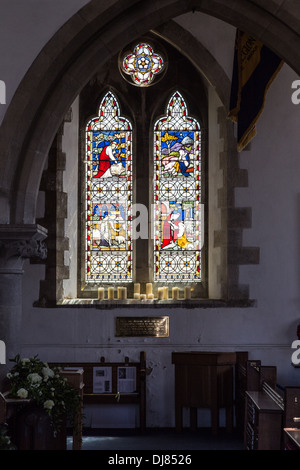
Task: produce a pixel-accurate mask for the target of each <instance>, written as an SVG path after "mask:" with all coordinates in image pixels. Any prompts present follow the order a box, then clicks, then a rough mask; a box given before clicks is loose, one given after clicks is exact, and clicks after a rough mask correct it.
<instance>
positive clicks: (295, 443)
mask: <svg viewBox="0 0 300 470" xmlns="http://www.w3.org/2000/svg"><path fill="white" fill-rule="evenodd" d="M284 401H285V409H284V423H283V449H284V450H300V387H285V390H284Z"/></svg>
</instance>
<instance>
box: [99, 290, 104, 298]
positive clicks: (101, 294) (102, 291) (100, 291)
mask: <svg viewBox="0 0 300 470" xmlns="http://www.w3.org/2000/svg"><path fill="white" fill-rule="evenodd" d="M103 299H104V287H99V288H98V300H103Z"/></svg>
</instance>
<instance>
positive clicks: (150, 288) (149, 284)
mask: <svg viewBox="0 0 300 470" xmlns="http://www.w3.org/2000/svg"><path fill="white" fill-rule="evenodd" d="M148 294H152V284H151V282H147V284H146V295H148Z"/></svg>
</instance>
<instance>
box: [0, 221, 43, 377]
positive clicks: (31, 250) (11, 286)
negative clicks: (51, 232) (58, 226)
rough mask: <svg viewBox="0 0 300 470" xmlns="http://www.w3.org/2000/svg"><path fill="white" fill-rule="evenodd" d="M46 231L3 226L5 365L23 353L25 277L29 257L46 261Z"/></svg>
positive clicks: (2, 368)
mask: <svg viewBox="0 0 300 470" xmlns="http://www.w3.org/2000/svg"><path fill="white" fill-rule="evenodd" d="M46 235H47V232H46V230H45V229H44V228H43V227H41V226H39V225H13V226H12V225H0V340H1V341H4V343H5V346H6V365H0V378H1V379H2V378H3V377H4V375H5V374H6V371H7V369H8V368H10V367H11V364H10V363H9V359H11V358H13V357H15V355H16V354H17V353H19V352H20V342H22V338H21V322H22V275H23V262H24V260H25V259H26V258H36V257H38V258H45V257H46V246H45V244H44V239H45V238H46Z"/></svg>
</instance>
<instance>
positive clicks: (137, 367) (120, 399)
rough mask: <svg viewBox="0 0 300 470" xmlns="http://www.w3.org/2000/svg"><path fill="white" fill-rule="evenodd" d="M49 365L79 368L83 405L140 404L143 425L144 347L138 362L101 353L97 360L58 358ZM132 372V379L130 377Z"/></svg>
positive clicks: (141, 426) (144, 397) (142, 426)
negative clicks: (108, 358)
mask: <svg viewBox="0 0 300 470" xmlns="http://www.w3.org/2000/svg"><path fill="white" fill-rule="evenodd" d="M50 366H59V367H62V369H63V370H68V369H70V368H82V369H83V382H84V389H83V405H89V404H114V405H120V404H136V405H138V407H139V415H140V416H139V417H140V421H139V424H140V430H141V431H144V430H145V429H146V354H145V352H144V351H142V352H141V353H140V361H139V362H130V361H129V358H128V357H126V358H125V361H124V362H106V361H105V358H104V357H102V358H101V360H100V362H57V363H51V364H50ZM131 374H132V380H131V381H130V377H131ZM126 379H127V381H126ZM124 384H125V388H124ZM126 385H127V386H128V388H127V389H126ZM132 387H133V388H132Z"/></svg>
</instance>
